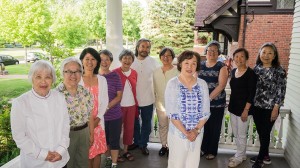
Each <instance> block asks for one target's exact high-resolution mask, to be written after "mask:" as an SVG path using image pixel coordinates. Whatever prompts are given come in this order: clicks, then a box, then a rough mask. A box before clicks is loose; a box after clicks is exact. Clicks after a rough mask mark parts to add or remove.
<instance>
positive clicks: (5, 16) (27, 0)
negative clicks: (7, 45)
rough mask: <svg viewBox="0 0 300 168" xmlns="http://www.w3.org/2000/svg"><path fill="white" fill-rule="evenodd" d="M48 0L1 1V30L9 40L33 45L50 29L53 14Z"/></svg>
mask: <svg viewBox="0 0 300 168" xmlns="http://www.w3.org/2000/svg"><path fill="white" fill-rule="evenodd" d="M47 6H48V5H47V3H46V1H39V0H22V1H10V0H1V1H0V11H1V12H0V32H1V36H2V37H4V38H5V39H6V40H7V41H13V42H19V43H22V45H23V46H24V47H25V55H26V58H27V52H26V47H28V46H30V45H32V44H33V43H34V42H36V41H37V40H38V39H39V36H40V35H41V34H43V33H44V32H47V31H48V30H49V27H50V25H51V16H50V12H49V10H48V8H47Z"/></svg>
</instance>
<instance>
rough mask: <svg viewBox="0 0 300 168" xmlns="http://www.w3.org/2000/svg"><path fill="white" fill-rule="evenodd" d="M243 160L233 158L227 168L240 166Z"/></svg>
mask: <svg viewBox="0 0 300 168" xmlns="http://www.w3.org/2000/svg"><path fill="white" fill-rule="evenodd" d="M243 161H244V160H242V161H240V160H237V159H236V158H233V159H232V160H230V161H229V163H228V167H237V166H238V165H240V164H241V163H242V162H243Z"/></svg>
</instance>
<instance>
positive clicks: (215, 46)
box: [198, 41, 228, 160]
mask: <svg viewBox="0 0 300 168" xmlns="http://www.w3.org/2000/svg"><path fill="white" fill-rule="evenodd" d="M204 52H205V54H206V61H203V62H201V70H200V74H199V76H198V77H199V78H201V79H203V80H205V81H206V83H207V85H208V89H209V99H210V112H211V116H210V118H209V119H208V121H207V123H206V124H205V126H204V135H203V142H202V145H201V156H203V155H206V159H207V160H212V159H214V158H215V156H216V155H217V153H218V146H219V139H220V133H221V127H222V121H223V116H224V110H225V105H226V93H225V90H224V89H225V87H226V84H227V79H228V71H227V67H226V65H225V64H224V63H223V62H220V61H218V56H219V55H220V54H221V46H220V44H219V42H217V41H211V42H209V43H208V44H207V45H206V48H205V51H204Z"/></svg>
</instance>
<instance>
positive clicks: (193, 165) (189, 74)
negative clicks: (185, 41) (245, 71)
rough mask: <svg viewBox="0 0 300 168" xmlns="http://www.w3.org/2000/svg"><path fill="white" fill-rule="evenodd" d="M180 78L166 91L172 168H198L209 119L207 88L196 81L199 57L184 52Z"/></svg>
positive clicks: (173, 80) (172, 81)
mask: <svg viewBox="0 0 300 168" xmlns="http://www.w3.org/2000/svg"><path fill="white" fill-rule="evenodd" d="M177 69H178V71H180V74H179V76H177V77H174V78H172V79H171V80H170V81H169V82H168V84H167V87H166V91H165V107H166V112H167V115H168V116H169V118H170V123H169V132H168V145H169V150H170V152H169V160H168V167H169V168H198V167H199V163H200V147H201V142H202V136H203V129H202V128H203V126H204V124H205V122H206V121H207V119H208V118H209V116H210V109H209V106H210V103H209V93H208V87H207V84H206V82H205V81H204V80H202V79H200V78H196V77H194V74H195V73H196V71H199V70H200V55H199V54H198V53H196V52H193V51H184V52H183V53H181V54H180V55H179V57H178V64H177Z"/></svg>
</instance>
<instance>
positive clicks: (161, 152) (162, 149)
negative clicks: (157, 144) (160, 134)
mask: <svg viewBox="0 0 300 168" xmlns="http://www.w3.org/2000/svg"><path fill="white" fill-rule="evenodd" d="M168 151H169V149H168V148H167V147H162V148H161V149H160V150H159V152H158V155H159V156H164V155H165V154H166V153H167V152H168Z"/></svg>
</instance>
